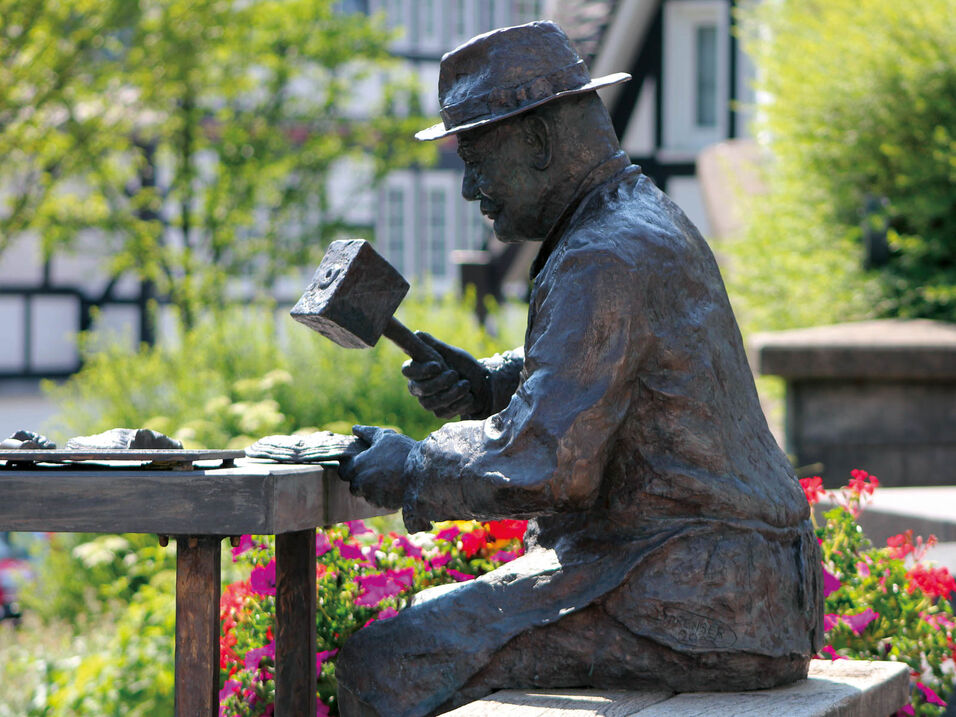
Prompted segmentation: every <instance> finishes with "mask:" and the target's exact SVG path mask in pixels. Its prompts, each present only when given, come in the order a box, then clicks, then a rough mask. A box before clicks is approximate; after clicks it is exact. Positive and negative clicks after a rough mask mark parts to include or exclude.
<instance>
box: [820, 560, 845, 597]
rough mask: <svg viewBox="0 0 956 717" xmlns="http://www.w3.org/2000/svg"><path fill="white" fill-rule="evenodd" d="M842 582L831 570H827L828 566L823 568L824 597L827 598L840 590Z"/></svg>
mask: <svg viewBox="0 0 956 717" xmlns="http://www.w3.org/2000/svg"><path fill="white" fill-rule="evenodd" d="M840 585H841V583H840V580H839V578H837V577H836V576H835V575H832V574H831V573H830V571H829V570H827V569H826V566H824V568H823V597H827V596H829V595H830V593H835V592H836V591H837V590H839V589H840Z"/></svg>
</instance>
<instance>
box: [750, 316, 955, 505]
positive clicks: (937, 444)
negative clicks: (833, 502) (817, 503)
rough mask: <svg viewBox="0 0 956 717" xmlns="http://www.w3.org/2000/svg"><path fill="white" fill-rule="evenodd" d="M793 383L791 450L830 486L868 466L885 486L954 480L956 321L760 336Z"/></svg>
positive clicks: (765, 353)
mask: <svg viewBox="0 0 956 717" xmlns="http://www.w3.org/2000/svg"><path fill="white" fill-rule="evenodd" d="M751 349H752V356H753V357H754V360H755V363H756V367H757V370H758V371H759V372H760V373H762V374H769V375H775V376H782V377H783V378H784V379H785V380H786V382H787V406H786V409H787V410H786V449H787V452H788V453H789V454H790V455H791V456H793V457H794V459H795V460H796V462H797V465H799V466H805V465H810V464H816V463H819V464H822V465H821V467H820V470H819V472H820V474H821V475H822V476H823V478H824V483H825V485H826V486H827V487H830V488H833V487H837V486H839V485H842V484H844V483H846V481H847V480H848V479H849V477H850V470H852V469H853V468H863V469H865V470H867V471H869V472H870V473H873V474H874V475H876V476H878V477H879V479H880V481H881V482H882V483H884V484H886V485H895V486H915V485H947V484H953V483H956V324H948V323H942V322H937V321H928V320H909V321H904V320H880V321H864V322H858V323H850V324H838V325H834V326H818V327H814V328H809V329H796V330H791V331H780V332H775V333H767V334H758V335H756V336H754V337H753V339H752V341H751Z"/></svg>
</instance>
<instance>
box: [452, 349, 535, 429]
mask: <svg viewBox="0 0 956 717" xmlns="http://www.w3.org/2000/svg"><path fill="white" fill-rule="evenodd" d="M478 361H479V363H480V364H481V365H482V366H484V367H485V369H486V370H487V371H488V405H487V406H486V407H485V408H484V410H483V411H482V412H481V413H480V414H479V413H476V414H475V415H473V416H465V418H488V416H490V415H491V414H493V413H498V411H500V410H502V409H503V408H504V407H505V406H507V405H508V401H510V400H511V397H512V396H513V395H514V392H515V390H517V388H518V384H519V383H520V381H521V369H522V368H523V367H524V347H523V346H519V347H518V348H516V349H512V350H511V351H505V352H503V353H500V354H495V355H494V356H492V357H490V358H483V359H479V360H478Z"/></svg>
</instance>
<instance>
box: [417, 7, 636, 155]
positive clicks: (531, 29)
mask: <svg viewBox="0 0 956 717" xmlns="http://www.w3.org/2000/svg"><path fill="white" fill-rule="evenodd" d="M629 79H631V76H630V75H629V74H627V73H626V72H617V73H614V74H613V75H606V76H604V77H598V78H596V79H593V80H592V79H591V74H590V73H589V72H588V68H587V66H586V65H585V64H584V60H582V59H581V58H580V57H578V53H577V52H575V51H574V48H573V47H571V41H570V40H569V39H568V36H567V35H565V34H564V31H563V30H562V29H561V28H560V27H558V26H557V25H555V24H554V23H553V22H547V21H544V22H531V23H528V24H527V25H516V26H515V27H503V28H500V29H498V30H492V31H491V32H486V33H485V34H483V35H478V36H477V37H474V38H472V39H471V40H469V41H468V42H466V43H465V44H464V45H460V46H459V47H457V48H455V49H454V50H452V51H451V52H449V53H447V54H445V56H444V57H442V59H441V68H440V70H439V74H438V100H439V102H440V103H441V110H440V114H441V118H442V122H440V123H438V124H436V125H433V126H432V127H429V128H428V129H423V130H422V131H421V132H417V133H416V134H415V137H416V138H417V139H420V140H432V139H440V138H442V137H447V136H448V135H450V134H457V133H458V132H464V131H466V130H469V129H475V128H476V127H481V126H482V125H486V124H489V123H491V122H497V121H499V120H503V119H506V118H508V117H513V116H514V115H517V114H520V113H522V112H527V111H528V110H530V109H532V108H534V107H537V106H538V105H543V104H544V103H545V102H550V101H551V100H556V99H558V98H559V97H567V96H569V95H576V94H580V93H582V92H590V91H592V90H596V89H598V88H600V87H606V86H607V85H616V84H619V83H621V82H626V81H627V80H629Z"/></svg>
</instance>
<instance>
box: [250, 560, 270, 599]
mask: <svg viewBox="0 0 956 717" xmlns="http://www.w3.org/2000/svg"><path fill="white" fill-rule="evenodd" d="M249 585H250V586H251V587H252V592H254V593H258V594H259V595H275V594H276V561H275V559H272V560H270V561H269V563H268V564H267V565H266V566H264V567H263V566H261V565H257V566H256V567H254V568H253V569H252V574H251V575H250V576H249Z"/></svg>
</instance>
